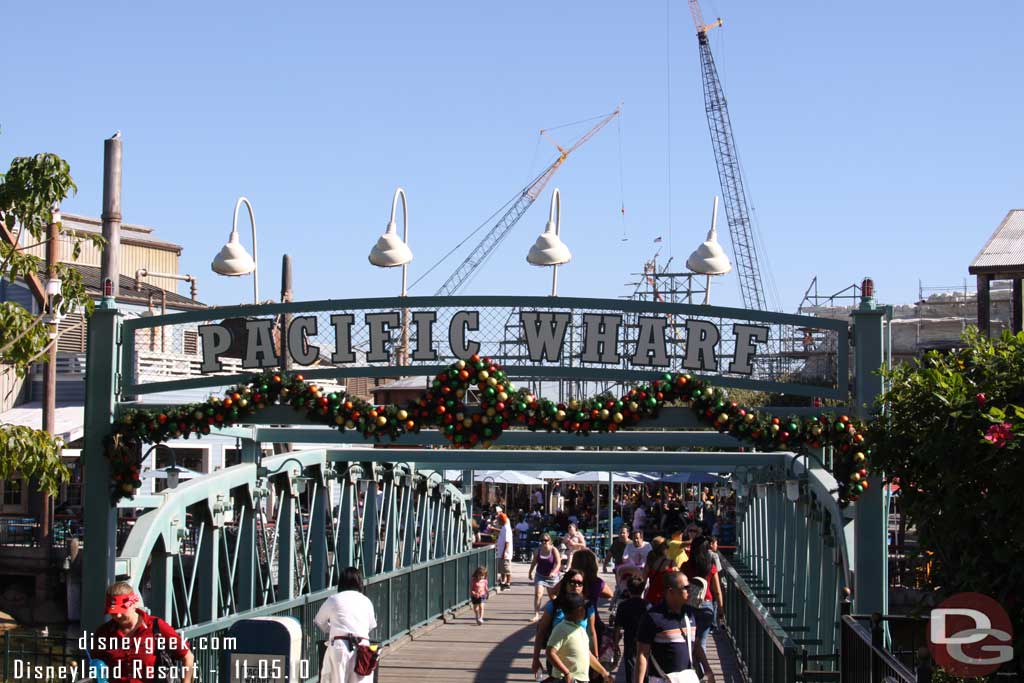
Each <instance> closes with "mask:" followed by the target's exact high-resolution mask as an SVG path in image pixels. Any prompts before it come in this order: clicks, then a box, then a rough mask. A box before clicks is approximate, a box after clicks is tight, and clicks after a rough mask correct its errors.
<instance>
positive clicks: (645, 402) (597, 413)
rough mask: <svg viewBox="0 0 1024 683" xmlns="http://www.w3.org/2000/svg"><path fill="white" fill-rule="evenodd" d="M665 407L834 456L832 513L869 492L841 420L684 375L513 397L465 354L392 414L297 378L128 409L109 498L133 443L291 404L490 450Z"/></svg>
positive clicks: (370, 426) (122, 480)
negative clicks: (587, 391) (512, 434)
mask: <svg viewBox="0 0 1024 683" xmlns="http://www.w3.org/2000/svg"><path fill="white" fill-rule="evenodd" d="M473 388H475V389H476V390H477V391H478V395H479V402H480V409H479V410H473V411H470V410H467V409H466V406H465V399H466V394H467V392H469V391H470V390H471V389H473ZM670 404H682V405H688V406H689V407H690V408H691V409H692V410H693V411H694V413H695V414H696V416H697V418H698V419H699V420H700V421H701V422H702V423H704V424H705V425H707V426H709V427H711V428H713V429H716V430H718V431H719V432H722V433H727V434H730V435H732V436H734V437H736V438H737V439H740V440H742V441H744V442H746V443H749V444H751V445H753V446H754V447H756V448H757V449H758V450H760V451H779V450H791V451H795V452H800V453H804V452H807V451H808V450H810V449H818V448H825V447H832V448H834V449H835V458H834V459H833V475H834V476H835V477H836V479H837V481H838V482H839V491H838V496H839V502H840V504H841V505H844V506H845V505H847V504H848V503H850V502H852V501H856V500H857V497H858V496H859V495H860V494H862V493H863V492H864V491H865V490H866V489H867V487H868V481H867V474H868V472H867V467H868V458H869V456H870V452H871V451H870V444H868V443H867V441H866V437H865V430H864V426H863V425H861V424H859V423H857V422H855V421H854V420H852V419H851V418H849V417H848V416H846V415H835V414H822V415H819V416H815V417H796V416H790V417H784V418H780V417H777V416H774V415H771V414H770V413H767V412H765V411H759V410H756V409H753V408H748V407H746V406H742V405H740V404H738V403H736V402H735V401H730V400H729V398H728V395H727V394H726V392H725V391H724V390H722V389H721V388H718V387H714V386H712V385H710V384H708V383H707V382H705V381H703V380H700V379H697V378H695V377H693V376H692V375H689V374H687V373H664V374H662V375H661V376H660V377H658V378H657V379H655V380H653V381H652V382H650V383H649V384H641V385H638V386H635V387H633V388H631V389H630V390H629V391H628V392H626V393H625V394H624V395H622V396H621V397H619V398H615V397H612V396H608V395H601V396H594V397H590V398H584V399H574V400H570V401H567V402H565V403H556V402H554V401H551V400H549V399H545V398H540V397H537V396H535V395H533V394H532V393H530V392H529V391H527V390H525V389H516V388H515V387H514V386H513V384H512V382H511V381H510V380H509V378H508V376H507V375H506V374H505V371H504V370H503V369H502V368H501V366H500V365H498V364H497V363H495V362H494V361H492V360H491V359H489V358H481V357H479V356H473V357H472V358H470V359H469V360H468V361H463V360H460V361H457V362H455V363H453V364H452V365H450V366H449V367H448V368H447V369H446V370H444V371H443V372H441V373H440V374H439V375H437V377H435V378H434V380H433V382H432V383H431V386H430V388H429V389H428V390H427V391H426V392H425V393H424V395H423V396H422V397H421V398H420V399H419V400H416V401H410V402H408V403H406V404H405V405H401V406H400V405H394V404H392V405H381V406H378V405H373V404H372V403H369V402H368V401H365V400H363V399H360V398H357V397H355V396H350V395H349V394H347V393H345V392H343V391H337V392H336V391H328V390H326V389H324V388H323V387H320V386H318V385H316V384H315V383H312V382H306V381H305V379H304V378H303V376H302V375H301V374H294V375H287V374H284V373H280V372H265V373H262V374H259V375H256V376H254V377H253V378H252V379H250V380H249V381H247V382H243V383H242V384H239V385H237V386H235V387H233V388H232V389H229V390H228V391H227V392H225V394H224V395H223V396H213V397H211V398H209V399H208V400H206V401H204V402H201V403H195V404H191V405H185V406H180V407H177V408H174V409H171V410H167V411H165V412H161V411H158V410H149V409H143V408H132V409H130V410H127V411H125V412H124V413H122V414H121V415H119V416H118V418H117V420H116V421H115V423H114V425H113V429H112V432H111V435H110V438H109V439H108V442H107V455H108V457H109V459H110V463H111V470H112V475H113V489H112V497H113V499H114V500H115V501H116V500H118V499H120V498H126V497H127V498H130V497H132V496H134V494H135V491H136V489H138V487H139V486H141V481H140V478H139V477H140V472H141V462H140V460H141V450H142V444H158V443H162V442H165V441H169V440H171V439H179V438H188V437H189V436H191V435H193V434H194V435H196V436H197V437H201V436H203V435H206V434H209V433H210V432H211V430H213V429H216V428H219V427H230V426H232V425H236V424H239V423H244V422H245V421H246V419H247V418H250V417H252V416H253V415H255V414H256V413H257V412H258V411H260V410H261V409H263V408H265V407H267V406H270V405H290V406H291V407H292V408H294V409H295V410H296V411H299V412H302V413H305V415H306V417H307V418H308V419H309V420H310V421H312V422H316V423H319V424H324V425H329V426H332V427H334V428H336V429H338V430H339V431H342V432H344V431H346V430H352V431H356V432H358V433H359V434H361V435H362V436H363V438H365V439H368V440H369V439H374V440H375V441H381V440H382V439H388V440H391V441H395V440H398V439H400V438H401V437H402V435H403V434H407V433H418V432H419V431H420V429H421V428H424V427H436V428H438V429H440V430H441V432H442V433H443V434H444V435H445V438H447V439H448V441H449V442H451V444H452V446H453V447H455V448H475V447H482V448H489V447H490V446H491V445H493V444H494V442H495V441H496V440H497V439H498V438H499V437H500V436H501V434H502V432H504V431H505V430H506V429H509V428H512V427H518V428H525V429H529V430H531V431H548V432H568V433H575V434H579V435H581V436H586V435H588V434H591V433H594V432H597V433H607V432H616V431H618V430H619V429H622V428H625V427H632V426H635V425H637V424H639V423H640V422H642V421H644V420H647V419H650V418H652V417H655V416H656V415H657V414H658V412H659V411H660V409H661V408H663V407H665V406H666V405H670Z"/></svg>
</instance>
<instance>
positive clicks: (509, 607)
mask: <svg viewBox="0 0 1024 683" xmlns="http://www.w3.org/2000/svg"><path fill="white" fill-rule="evenodd" d="M512 568H513V581H512V590H509V591H505V592H504V593H496V594H492V595H491V598H490V599H489V600H488V601H487V608H486V612H485V614H484V623H483V625H481V626H478V625H477V624H476V621H475V620H474V618H473V612H472V610H471V609H470V608H468V607H467V608H465V609H463V610H461V611H459V613H458V614H457V615H456V617H455V619H454V620H453V621H451V623H448V624H445V625H443V626H439V627H437V628H434V629H432V630H428V631H426V632H425V633H422V634H421V635H418V636H414V637H413V638H412V639H411V640H410V639H406V640H405V642H401V643H399V644H397V645H396V646H394V647H391V648H387V649H386V650H385V653H384V656H383V658H382V660H381V666H380V669H379V671H378V682H379V683H408V682H409V681H417V682H419V681H422V682H423V683H430V682H431V681H445V682H451V683H463V682H466V683H468V682H470V681H472V682H474V683H493V682H496V681H523V682H525V683H536V679H534V677H533V675H532V674H531V672H530V661H531V658H532V656H533V636H534V633H535V631H536V628H535V626H534V624H531V623H529V620H530V617H531V616H533V586H532V585H530V584H528V583H527V581H526V573H527V569H528V565H525V564H519V563H516V564H513V565H512ZM604 578H605V580H606V581H610V580H611V575H610V574H609V575H606V576H605V577H604ZM466 583H467V585H468V583H469V580H468V577H467V581H466ZM605 621H606V622H607V615H605ZM708 657H709V658H710V660H711V666H712V668H713V669H714V671H715V673H716V677H717V680H718V681H719V683H740V681H741V680H742V679H741V678H740V675H739V673H738V671H739V668H738V665H737V663H736V658H735V656H734V654H733V651H732V645H731V644H730V643H729V641H728V639H727V638H726V637H725V636H724V634H721V633H717V634H712V636H711V637H709V638H708ZM615 680H616V683H629V682H627V681H626V680H625V672H624V668H623V667H622V666H619V670H618V671H617V672H616V679H615Z"/></svg>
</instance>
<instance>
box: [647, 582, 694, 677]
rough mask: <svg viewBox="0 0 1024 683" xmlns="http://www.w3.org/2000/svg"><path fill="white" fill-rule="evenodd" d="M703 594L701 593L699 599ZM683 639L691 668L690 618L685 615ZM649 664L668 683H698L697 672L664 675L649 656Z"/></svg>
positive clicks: (688, 671)
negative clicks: (688, 653)
mask: <svg viewBox="0 0 1024 683" xmlns="http://www.w3.org/2000/svg"><path fill="white" fill-rule="evenodd" d="M703 596H704V594H703V593H701V597H703ZM683 621H684V623H683V626H684V628H683V633H684V634H685V635H684V636H683V637H684V638H686V648H687V650H689V651H690V666H693V643H692V642H691V641H690V617H689V616H688V615H686V614H684V615H683ZM650 660H651V663H652V664H654V670H655V671H657V672H658V676H659V677H660V678H663V679H665V680H666V681H668V683H700V678H699V677H698V676H697V672H696V671H694V670H693V669H686V670H685V671H673V672H672V673H668V674H667V673H665V672H664V671H663V670H662V668H661V665H659V664H658V660H657V659H655V658H654V655H653V654H651V657H650Z"/></svg>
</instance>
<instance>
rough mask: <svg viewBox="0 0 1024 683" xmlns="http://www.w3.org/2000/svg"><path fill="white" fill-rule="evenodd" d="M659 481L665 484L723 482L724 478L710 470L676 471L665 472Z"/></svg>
mask: <svg viewBox="0 0 1024 683" xmlns="http://www.w3.org/2000/svg"><path fill="white" fill-rule="evenodd" d="M660 481H663V482H665V483H666V484H724V483H725V481H726V479H725V477H720V476H718V475H717V474H711V473H710V472H678V473H676V474H666V475H664V476H662V477H661V480H660Z"/></svg>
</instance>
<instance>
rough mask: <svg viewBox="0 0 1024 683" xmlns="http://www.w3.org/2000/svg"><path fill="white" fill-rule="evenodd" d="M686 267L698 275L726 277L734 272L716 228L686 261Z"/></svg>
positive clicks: (712, 229)
mask: <svg viewBox="0 0 1024 683" xmlns="http://www.w3.org/2000/svg"><path fill="white" fill-rule="evenodd" d="M686 267H687V268H689V269H690V270H691V271H692V272H694V273H697V274H698V275H725V274H726V273H728V272H729V271H730V270H732V264H731V263H729V257H728V256H726V254H725V250H724V249H722V245H721V244H719V243H718V233H717V231H716V230H715V229H714V228H711V230H709V231H708V238H707V239H706V240H705V241H704V242H702V243H701V245H700V246H699V247H697V249H696V250H695V251H694V252H693V253H692V254H690V258H688V259H686Z"/></svg>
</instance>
